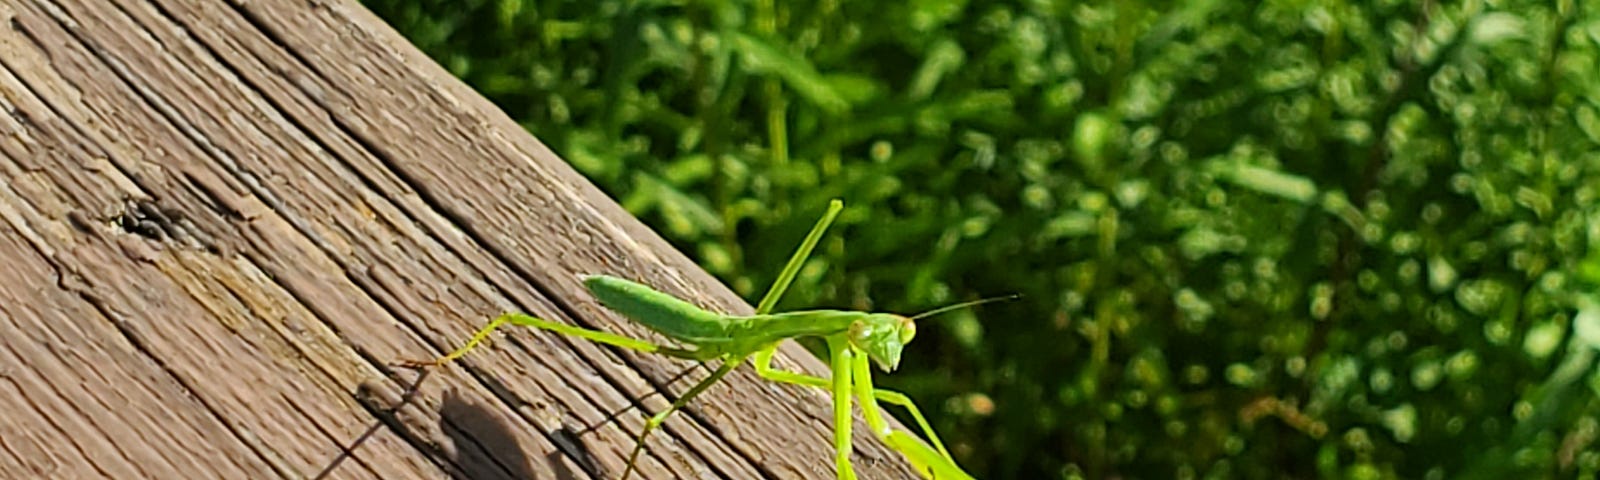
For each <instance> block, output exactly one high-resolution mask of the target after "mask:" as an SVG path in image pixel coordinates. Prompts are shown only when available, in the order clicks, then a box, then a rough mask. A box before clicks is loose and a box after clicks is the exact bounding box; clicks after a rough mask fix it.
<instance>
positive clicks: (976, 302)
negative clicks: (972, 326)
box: [911, 293, 1022, 320]
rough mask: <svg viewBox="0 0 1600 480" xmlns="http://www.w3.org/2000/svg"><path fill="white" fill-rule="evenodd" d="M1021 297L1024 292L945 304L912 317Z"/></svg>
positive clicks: (929, 315)
mask: <svg viewBox="0 0 1600 480" xmlns="http://www.w3.org/2000/svg"><path fill="white" fill-rule="evenodd" d="M1019 298H1022V294H1020V293H1013V294H1010V295H1006V296H1002V297H989V298H985V299H981V300H973V301H970V302H961V303H957V304H954V305H945V306H943V307H939V308H935V309H933V310H928V311H926V312H922V313H919V314H916V315H914V316H912V317H911V319H912V320H917V319H920V318H928V317H931V316H934V315H938V314H941V313H944V312H948V311H951V310H956V309H962V308H967V307H976V306H978V305H983V304H985V303H994V302H1007V301H1011V300H1016V299H1019Z"/></svg>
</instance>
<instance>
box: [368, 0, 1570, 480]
mask: <svg viewBox="0 0 1600 480" xmlns="http://www.w3.org/2000/svg"><path fill="white" fill-rule="evenodd" d="M369 6H370V7H371V8H373V9H374V10H375V11H377V12H378V13H379V14H380V15H383V16H384V17H385V18H388V19H389V21H390V22H391V23H392V24H394V25H395V26H396V27H397V28H398V29H400V30H401V31H402V32H404V33H405V34H406V35H407V36H409V37H410V38H411V39H412V40H413V41H414V42H415V43H416V44H417V45H418V46H419V47H420V48H422V49H424V50H425V51H427V52H428V53H429V54H431V55H433V56H434V57H435V58H436V59H438V61H439V62H440V63H442V64H443V65H445V66H446V67H448V68H449V69H451V71H453V72H455V73H456V74H458V75H460V76H461V77H463V78H464V79H466V80H467V81H468V82H470V83H471V84H472V85H474V86H475V87H476V88H477V89H478V90H479V91H481V92H483V93H484V94H485V95H487V96H488V97H489V98H491V99H493V100H494V101H495V102H496V103H497V104H498V105H500V106H501V107H502V108H504V109H505V110H506V111H507V112H509V113H510V114H511V115H512V116H514V117H516V118H518V119H519V120H520V121H522V122H524V125H526V126H527V128H528V129H529V130H531V131H532V132H533V133H534V134H536V135H538V136H539V138H541V139H542V140H544V141H545V142H547V143H548V144H550V145H551V146H552V147H553V148H555V150H556V151H558V152H561V154H562V155H563V156H565V157H566V158H567V159H569V160H570V161H571V162H572V163H573V164H574V165H575V166H576V167H577V168H578V169H580V170H581V171H583V172H584V173H585V174H587V175H588V176H589V177H590V178H592V179H593V180H594V181H596V182H597V183H599V184H600V185H601V186H602V187H604V188H605V189H606V190H607V191H609V192H611V193H612V194H613V195H615V196H616V197H617V198H618V199H619V200H620V202H621V203H622V204H623V205H625V206H626V207H627V208H628V209H629V210H630V211H632V212H634V213H636V214H638V215H639V216H640V217H641V218H643V219H645V220H646V221H647V222H649V223H651V224H653V225H655V226H656V227H657V228H658V229H660V230H661V231H662V232H663V233H664V234H666V235H667V236H668V237H669V238H671V239H672V240H673V241H674V242H676V244H678V245H680V246H682V247H683V248H685V249H687V250H688V251H689V252H690V253H691V254H694V255H696V257H697V258H699V260H700V261H701V263H702V265H704V266H705V267H706V268H707V269H708V270H709V271H711V272H713V273H715V274H717V275H719V276H720V277H722V278H724V279H725V280H726V281H728V282H729V284H730V285H732V286H734V287H735V288H736V289H737V290H739V291H740V292H742V293H744V294H746V295H752V294H754V293H755V292H759V291H761V290H762V289H763V288H764V287H765V285H766V284H767V283H768V282H770V281H771V279H772V278H773V277H774V276H775V275H776V273H777V272H776V270H777V269H778V268H779V267H780V266H781V265H782V264H783V262H784V256H785V255H787V254H788V253H789V252H790V250H791V249H792V248H793V244H794V243H795V242H796V241H797V239H799V238H800V236H801V235H802V234H803V233H804V231H805V229H806V228H807V227H808V226H809V225H810V222H811V221H812V220H814V219H815V218H816V216H817V215H818V212H820V211H821V209H822V207H823V206H824V205H825V204H826V201H827V199H829V198H833V197H843V198H845V199H846V203H847V205H848V208H847V210H846V212H845V214H844V215H843V216H842V217H841V218H840V221H839V224H838V225H837V226H836V227H835V231H834V232H833V233H832V234H831V235H830V237H829V240H828V241H827V242H825V243H824V244H823V245H822V246H821V247H820V248H819V251H818V254H817V255H816V256H814V257H813V260H812V264H810V265H809V266H808V268H807V269H806V270H805V271H804V272H803V273H802V275H801V277H800V279H799V280H798V284H797V288H795V289H793V290H791V294H790V296H789V299H788V301H787V302H786V303H787V304H788V307H789V308H793V307H794V306H817V305H836V306H844V307H850V308H874V309H880V310H891V311H901V312H915V311H919V310H923V309H927V308H929V307H933V306H937V305H941V304H945V303H949V302H953V301H958V300H965V299H971V298H976V297H980V296H989V295H999V294H1007V293H1022V294H1023V295H1024V296H1025V299H1024V300H1023V301H1020V302H1013V303H1011V304H1001V305H995V306H986V307H983V308H981V309H980V311H977V312H961V313H955V314H950V315H948V316H946V317H942V319H940V320H933V321H927V322H924V323H923V325H924V328H923V329H922V331H923V332H925V333H924V334H922V335H919V337H918V340H917V341H916V342H913V344H912V345H911V348H910V350H911V351H910V352H908V353H907V356H906V362H905V364H904V365H903V368H902V371H901V372H898V373H896V374H895V375H890V376H888V377H887V378H884V379H883V380H881V383H882V384H884V385H886V386H888V387H892V388H898V389H903V390H905V391H907V392H908V393H910V394H911V395H912V397H914V398H916V399H918V400H919V401H920V403H922V404H924V405H927V406H929V407H931V408H930V410H932V412H930V413H932V414H933V416H934V417H935V419H934V422H935V427H936V428H937V429H938V430H939V431H941V432H943V434H944V437H945V438H946V439H947V440H948V441H950V443H952V444H953V446H952V447H953V450H954V451H955V453H956V454H957V456H958V460H960V461H961V463H962V464H963V465H964V466H966V467H968V469H969V470H970V471H972V472H973V473H975V474H978V475H979V476H981V477H990V478H1071V477H1079V476H1082V477H1089V478H1107V477H1113V476H1120V477H1131V478H1196V477H1207V478H1235V477H1238V478H1266V477H1350V478H1440V479H1442V478H1513V477H1515V478H1527V477H1545V478H1552V477H1561V478H1572V477H1576V476H1588V477H1590V478H1593V476H1594V475H1595V474H1596V472H1597V471H1600V453H1596V451H1597V448H1596V447H1595V444H1596V440H1597V438H1600V422H1597V421H1596V420H1595V418H1596V417H1597V416H1600V398H1597V395H1600V369H1597V367H1596V362H1597V360H1596V354H1597V351H1600V295H1597V294H1596V286H1597V285H1600V249H1597V248H1595V240H1596V239H1600V226H1596V225H1600V222H1597V220H1600V208H1597V202H1596V200H1597V198H1600V68H1596V65H1600V10H1597V7H1596V6H1595V5H1593V4H1589V3H1587V2H1577V1H1573V0H1562V1H1557V2H1555V3H1554V4H1550V3H1548V2H1533V1H1525V0H1510V1H1503V2H1492V3H1485V2H1479V1H1468V2H1464V3H1460V4H1455V3H1450V4H1443V3H1437V2H1427V3H1423V4H1421V5H1413V4H1411V3H1408V2H1393V1H1380V2H1373V3H1371V4H1347V3H1324V2H1296V1H1281V0H1280V1H1269V2H1263V3H1261V4H1259V5H1253V2H1225V1H1220V0H1201V1H1195V2H1175V4H1169V3H1166V2H1154V3H1148V4H1141V3H1137V2H1092V3H1076V2H1043V1H1020V2H1019V1H1010V2H968V1H931V0H910V1H905V2H869V1H842V0H821V1H797V2H787V3H778V2H773V1H771V0H757V1H756V2H621V1H615V0H602V1H596V2H531V1H515V0H507V1H476V2H473V1H467V2H456V1H450V2H444V1H424V2H413V1H400V0H377V1H370V2H369ZM980 317H981V318H982V320H979V318H980Z"/></svg>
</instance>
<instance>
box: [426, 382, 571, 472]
mask: <svg viewBox="0 0 1600 480" xmlns="http://www.w3.org/2000/svg"><path fill="white" fill-rule="evenodd" d="M439 430H440V431H442V432H444V433H445V436H447V437H449V438H450V443H451V444H452V445H454V446H455V448H454V449H453V452H452V455H451V457H452V458H451V460H452V462H453V463H455V465H456V466H457V467H459V470H456V471H453V472H451V478H455V479H459V480H470V479H477V478H486V477H495V476H499V475H505V476H508V477H509V478H519V479H520V478H549V477H551V476H552V475H553V476H554V478H558V479H562V480H567V479H576V478H578V475H577V473H576V472H573V471H571V470H569V469H568V464H567V463H566V462H563V461H562V459H561V458H560V457H561V453H560V451H559V449H558V450H557V451H554V452H551V454H550V455H548V456H547V457H546V458H545V460H546V461H545V465H546V466H547V467H549V468H550V471H548V472H538V471H536V470H535V469H534V466H533V461H532V459H531V458H528V456H527V455H526V450H525V449H523V448H522V446H521V444H520V442H518V441H517V437H516V435H515V434H513V431H512V430H511V427H510V426H508V425H506V423H505V422H504V421H502V420H501V419H500V417H499V416H497V415H495V414H494V413H493V412H491V411H490V410H489V409H487V408H485V407H483V406H482V405H478V404H476V403H473V402H470V401H467V400H466V398H465V397H463V396H462V395H460V394H459V393H456V392H454V391H452V392H449V393H446V394H445V396H444V399H443V402H442V404H441V405H440V406H439ZM473 447H476V448H473Z"/></svg>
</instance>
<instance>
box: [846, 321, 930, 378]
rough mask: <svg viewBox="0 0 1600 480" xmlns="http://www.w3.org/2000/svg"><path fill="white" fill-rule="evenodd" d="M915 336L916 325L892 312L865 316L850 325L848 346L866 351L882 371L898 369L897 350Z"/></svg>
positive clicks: (902, 347) (898, 358)
mask: <svg viewBox="0 0 1600 480" xmlns="http://www.w3.org/2000/svg"><path fill="white" fill-rule="evenodd" d="M915 336H917V323H916V322H915V321H913V320H911V319H910V318H907V317H902V316H900V315H895V314H893V313H873V314H868V315H867V316H865V317H862V318H861V319H860V320H856V321H855V323H851V324H850V345H851V346H854V347H855V348H856V349H859V350H861V351H864V352H867V357H869V358H871V359H872V363H876V364H878V368H881V369H883V371H885V372H893V371H894V369H895V367H898V366H900V351H901V350H904V349H905V347H906V344H907V343H910V342H911V338H912V337H915Z"/></svg>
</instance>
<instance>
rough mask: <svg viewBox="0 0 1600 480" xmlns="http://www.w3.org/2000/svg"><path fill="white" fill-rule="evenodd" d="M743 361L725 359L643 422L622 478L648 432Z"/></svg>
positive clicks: (627, 471)
mask: <svg viewBox="0 0 1600 480" xmlns="http://www.w3.org/2000/svg"><path fill="white" fill-rule="evenodd" d="M743 361H744V359H743V358H729V359H725V360H724V361H723V362H722V366H721V367H717V370H716V371H714V372H711V376H708V377H706V379H705V380H701V381H700V383H696V384H694V386H693V387H689V391H687V392H684V393H683V396H680V397H678V399H677V400H674V401H672V405H670V406H668V407H667V409H666V410H662V411H660V412H659V413H656V414H655V415H652V416H651V417H650V420H649V421H646V422H645V423H644V430H640V431H639V439H638V441H637V442H635V443H634V444H633V453H629V454H628V467H627V469H626V470H623V472H622V480H628V477H629V476H630V475H632V474H633V467H634V465H635V464H636V463H637V462H638V460H639V452H641V451H643V450H644V441H645V439H646V438H648V437H649V436H650V432H652V431H654V430H655V429H656V427H660V426H661V424H662V423H665V422H666V421H667V417H670V416H672V413H673V412H676V411H678V409H680V408H683V406H684V405H688V404H689V401H690V400H694V397H697V396H700V394H701V393H702V392H705V391H706V389H707V388H710V387H711V385H714V384H716V383H717V381H719V380H722V377H724V376H726V375H727V374H728V372H732V371H733V369H734V368H737V367H738V366H739V363H741V362H743Z"/></svg>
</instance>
